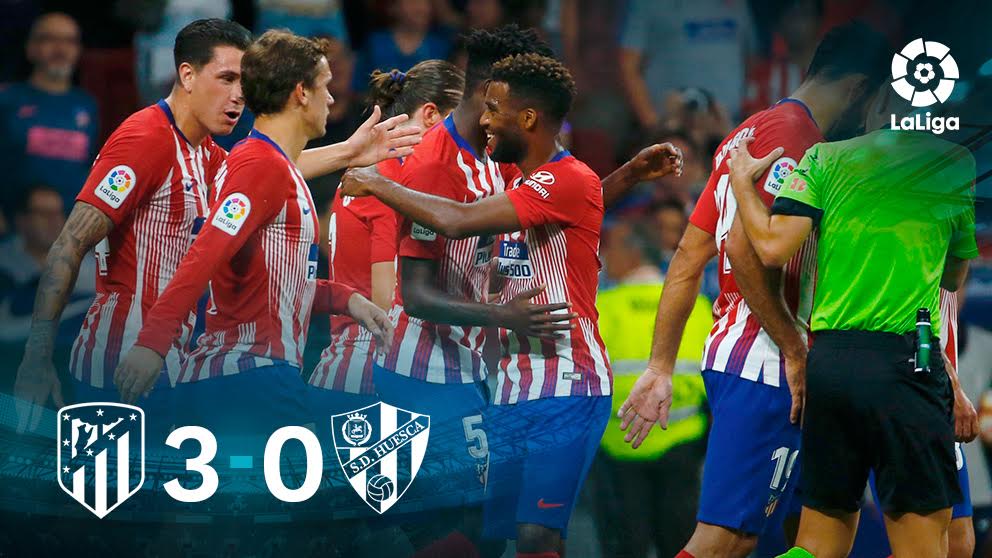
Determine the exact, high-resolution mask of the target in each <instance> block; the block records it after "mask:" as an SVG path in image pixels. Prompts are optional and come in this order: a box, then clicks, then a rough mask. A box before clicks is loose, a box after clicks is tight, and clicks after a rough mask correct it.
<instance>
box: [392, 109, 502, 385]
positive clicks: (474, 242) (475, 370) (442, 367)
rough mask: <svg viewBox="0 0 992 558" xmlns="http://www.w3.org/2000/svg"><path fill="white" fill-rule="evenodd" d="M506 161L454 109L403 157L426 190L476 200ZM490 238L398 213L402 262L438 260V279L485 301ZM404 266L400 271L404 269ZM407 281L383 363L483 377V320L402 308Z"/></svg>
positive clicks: (456, 378)
mask: <svg viewBox="0 0 992 558" xmlns="http://www.w3.org/2000/svg"><path fill="white" fill-rule="evenodd" d="M500 173H501V171H500V166H499V165H497V164H496V163H495V162H494V161H493V160H492V159H490V158H489V157H488V156H487V155H486V154H482V157H481V158H480V157H478V156H477V155H476V153H475V151H474V150H473V149H472V147H471V145H469V143H468V142H467V141H465V139H464V138H463V137H462V136H461V135H459V134H458V130H456V129H455V124H454V120H453V119H452V117H451V116H448V117H447V118H445V119H444V122H442V123H440V124H438V125H436V126H434V127H433V128H431V129H430V130H429V131H428V132H427V133H426V134H424V138H423V140H422V141H421V142H420V145H418V146H417V149H416V150H415V151H414V152H413V155H411V156H410V157H408V158H407V159H406V161H405V162H404V163H403V170H402V172H401V173H400V182H401V183H402V184H403V185H404V186H406V187H408V188H413V189H414V190H418V191H421V192H425V193H428V194H433V195H437V196H443V197H446V198H449V199H453V200H455V201H458V202H463V203H470V202H474V201H476V200H480V199H483V198H485V197H488V196H491V195H493V194H496V193H499V192H502V191H503V177H502V175H501V174H500ZM492 249H493V239H492V237H473V238H465V239H461V240H452V239H448V238H445V237H443V236H441V235H439V234H437V233H436V232H435V231H433V230H431V229H429V228H427V227H425V226H423V225H420V224H417V223H412V222H410V220H409V219H405V218H402V217H399V251H398V254H399V256H400V263H399V267H400V270H402V266H403V260H402V258H418V259H430V260H435V261H436V262H437V264H438V277H437V286H438V288H440V289H443V290H444V291H446V292H448V293H450V294H452V295H455V296H458V297H461V298H464V299H466V300H472V301H477V302H480V301H485V300H486V294H487V292H486V291H487V290H488V287H489V278H490V276H491V272H492V263H491V262H492V256H493V250H492ZM401 274H402V273H398V274H397V275H401ZM400 282H401V281H397V285H396V297H395V300H394V302H393V308H392V310H391V311H390V319H392V320H393V324H395V326H396V331H395V333H394V334H393V344H392V347H390V350H389V351H388V354H387V355H386V356H385V357H384V358H383V359H382V360H381V362H380V364H381V365H382V367H383V368H385V369H387V370H391V371H394V372H396V373H397V374H401V375H403V376H409V377H411V378H416V379H420V380H425V381H427V382H433V383H439V384H459V383H469V382H478V381H481V380H483V379H484V378H485V376H486V371H485V368H484V366H483V363H482V345H483V342H484V341H485V330H484V329H483V328H481V327H463V326H451V325H446V324H435V323H431V322H425V321H423V320H420V319H418V318H414V317H412V316H410V315H408V314H407V313H406V312H404V311H403V297H402V296H401V292H402V290H401V285H400V284H399V283H400Z"/></svg>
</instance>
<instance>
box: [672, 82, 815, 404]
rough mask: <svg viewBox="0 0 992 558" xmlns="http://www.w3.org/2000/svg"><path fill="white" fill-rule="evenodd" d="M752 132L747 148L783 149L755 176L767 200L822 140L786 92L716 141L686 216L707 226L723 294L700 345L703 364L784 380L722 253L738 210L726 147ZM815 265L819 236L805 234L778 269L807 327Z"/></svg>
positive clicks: (780, 363)
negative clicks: (703, 181)
mask: <svg viewBox="0 0 992 558" xmlns="http://www.w3.org/2000/svg"><path fill="white" fill-rule="evenodd" d="M752 136H753V137H754V138H755V141H754V143H752V144H751V146H750V147H749V148H748V149H749V150H750V152H751V153H752V154H753V155H755V156H756V157H763V156H764V155H766V154H767V153H768V152H769V151H771V150H772V149H774V148H776V147H783V148H785V153H783V154H782V157H780V158H779V159H778V160H777V161H775V162H774V163H773V164H772V165H771V166H770V167H769V169H768V171H766V173H765V174H764V175H763V176H762V177H761V179H760V180H759V181H758V182H757V184H756V188H757V189H758V193H759V194H760V195H761V199H762V201H764V202H765V204H766V205H767V206H769V207H771V205H772V202H773V201H774V199H775V195H776V194H777V193H778V191H779V189H780V188H781V187H782V185H783V184H784V183H785V179H786V177H787V176H788V175H789V173H791V172H792V171H793V170H794V169H795V168H796V162H797V161H799V160H800V159H802V157H803V154H804V153H805V152H806V150H807V149H809V148H810V147H812V146H813V145H814V144H816V143H819V142H821V141H823V134H822V133H821V132H820V130H819V128H818V127H817V125H816V122H814V121H813V116H812V114H811V113H810V112H809V109H808V108H807V107H806V105H804V104H803V103H801V102H800V101H797V100H795V99H783V100H782V101H779V102H778V103H777V104H776V105H774V106H772V107H771V108H769V109H767V110H764V111H761V112H759V113H757V114H755V115H754V116H751V117H749V118H748V119H747V120H745V121H744V122H743V123H742V124H741V125H740V126H738V127H737V129H735V130H734V131H732V132H731V133H730V135H728V136H727V137H726V138H725V139H724V140H723V142H721V144H720V147H719V148H718V149H717V152H716V155H715V156H714V159H713V172H712V174H710V178H709V181H708V182H707V183H706V188H705V189H704V190H703V193H702V195H701V196H700V198H699V202H698V204H697V205H696V209H695V210H694V211H693V213H692V215H691V216H690V218H689V220H690V222H692V224H694V225H695V226H697V227H699V228H700V229H702V230H704V231H706V232H708V233H710V234H712V235H713V236H714V238H715V241H716V247H717V257H718V258H719V261H718V265H719V279H720V294H719V296H718V297H717V299H716V301H715V302H714V303H713V317H714V321H715V323H714V324H713V329H712V330H711V331H710V335H709V337H708V338H707V339H706V345H705V347H704V349H703V359H702V367H703V370H714V371H717V372H726V373H728V374H734V375H736V376H740V377H742V378H744V379H747V380H752V381H756V382H757V381H760V382H763V383H765V384H767V385H770V386H775V387H780V386H785V385H786V382H785V363H784V359H783V358H782V354H781V351H779V349H778V347H777V346H776V345H775V342H774V341H772V338H771V336H769V335H768V333H767V332H765V330H764V329H762V327H761V325H760V324H759V323H758V318H757V316H755V315H754V314H753V313H752V312H751V309H750V308H749V307H748V305H747V302H745V300H744V298H743V296H742V295H741V293H740V290H739V289H738V288H737V282H736V281H735V279H734V274H733V270H732V269H731V267H730V259H729V258H728V256H727V250H726V244H727V236H728V234H729V233H730V227H731V225H732V224H733V222H734V216H735V215H736V213H737V200H736V198H734V193H733V191H732V190H731V188H730V175H729V171H728V169H727V162H726V159H727V153H728V152H729V151H730V149H732V148H733V147H735V146H736V145H738V144H739V143H740V142H741V141H742V140H743V139H745V138H748V137H752ZM815 273H816V238H815V235H810V237H809V239H808V240H807V241H806V242H805V243H804V244H803V246H802V248H800V250H799V252H798V253H797V254H796V255H795V256H793V258H792V260H790V261H789V263H788V264H786V266H785V269H784V276H783V289H784V294H785V301H786V303H787V305H788V307H789V310H790V312H792V314H793V316H795V317H796V318H797V320H799V321H800V322H801V323H803V324H804V325H805V326H806V329H807V330H808V324H809V313H810V310H811V309H812V304H813V296H812V295H813V293H812V289H813V284H814V279H815Z"/></svg>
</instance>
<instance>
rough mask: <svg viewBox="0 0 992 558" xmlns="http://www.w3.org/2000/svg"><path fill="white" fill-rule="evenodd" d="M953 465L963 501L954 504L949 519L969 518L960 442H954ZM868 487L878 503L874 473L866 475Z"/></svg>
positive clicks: (965, 469)
mask: <svg viewBox="0 0 992 558" xmlns="http://www.w3.org/2000/svg"><path fill="white" fill-rule="evenodd" d="M954 457H955V464H956V465H957V467H958V483H959V484H960V485H961V495H962V496H964V499H963V500H961V501H960V502H958V503H957V504H954V506H953V507H952V508H951V519H957V518H959V517H971V516H972V515H974V512H973V510H972V508H971V483H970V482H969V481H968V461H967V460H965V458H964V450H962V449H961V442H954ZM868 486H870V487H871V497H872V499H873V500H875V502H878V490H877V489H876V488H875V473H874V472H871V473H870V474H869V475H868Z"/></svg>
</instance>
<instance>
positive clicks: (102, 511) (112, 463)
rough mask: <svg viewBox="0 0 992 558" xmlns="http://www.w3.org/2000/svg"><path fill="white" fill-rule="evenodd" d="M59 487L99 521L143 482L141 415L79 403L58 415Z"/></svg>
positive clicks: (117, 406) (119, 406)
mask: <svg viewBox="0 0 992 558" xmlns="http://www.w3.org/2000/svg"><path fill="white" fill-rule="evenodd" d="M57 463H58V471H56V474H57V476H58V480H59V486H61V487H62V490H63V491H65V493H66V494H68V495H69V496H72V498H73V499H74V500H76V501H77V502H79V503H80V504H82V505H83V507H85V508H86V509H88V510H90V511H91V512H93V513H94V514H95V515H96V516H97V517H99V518H101V519H102V518H103V517H104V516H106V515H107V514H108V513H110V512H112V511H113V510H114V508H116V507H117V506H119V505H121V504H122V503H124V501H125V500H127V499H128V498H130V497H131V496H133V495H134V493H135V492H137V491H138V489H139V488H141V485H142V483H144V482H145V413H144V412H143V411H142V410H141V409H140V408H138V407H134V406H131V405H123V404H121V403H81V404H78V405H69V406H68V407H62V408H61V409H60V410H59V413H58V459H57Z"/></svg>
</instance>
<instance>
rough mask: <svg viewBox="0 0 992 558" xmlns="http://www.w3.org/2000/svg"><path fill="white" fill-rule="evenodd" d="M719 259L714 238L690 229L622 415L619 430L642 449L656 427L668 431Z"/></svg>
mask: <svg viewBox="0 0 992 558" xmlns="http://www.w3.org/2000/svg"><path fill="white" fill-rule="evenodd" d="M715 255H716V243H715V242H714V239H713V235H711V234H709V233H708V232H706V231H704V230H702V229H700V228H699V227H697V226H696V225H693V224H691V223H690V224H689V226H688V227H687V228H686V231H685V234H684V235H682V240H680V241H679V246H678V249H676V250H675V255H674V256H673V257H672V263H671V265H670V266H669V268H668V274H667V275H666V276H665V288H664V289H662V291H661V299H660V300H659V301H658V314H657V317H656V318H655V325H654V338H653V339H652V341H651V357H650V359H649V360H648V367H647V369H646V370H645V371H644V373H643V374H641V377H640V378H638V379H637V382H636V383H635V384H634V387H633V389H631V391H630V395H629V396H628V397H627V400H626V401H624V402H623V405H621V406H620V411H619V413H618V415H619V417H620V419H621V422H620V428H621V429H622V430H627V435H626V437H624V439H625V440H626V441H627V442H630V443H631V445H632V446H633V447H635V448H637V447H639V446H640V445H641V443H642V442H644V439H645V438H647V436H648V434H650V433H651V427H652V426H654V423H656V422H657V423H658V424H660V425H661V427H662V428H668V410H669V409H670V408H671V406H672V374H673V373H674V370H675V359H676V356H677V355H678V351H679V343H680V342H681V340H682V333H683V331H685V324H686V322H687V321H688V320H689V314H691V313H692V307H693V306H694V305H695V304H696V296H697V295H699V287H700V285H701V284H702V281H703V270H704V269H705V267H706V263H707V262H709V261H710V260H711V259H712V258H713V256H715Z"/></svg>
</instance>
